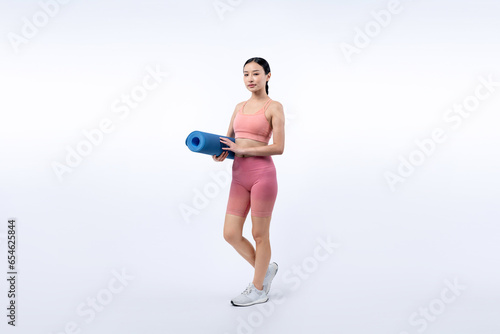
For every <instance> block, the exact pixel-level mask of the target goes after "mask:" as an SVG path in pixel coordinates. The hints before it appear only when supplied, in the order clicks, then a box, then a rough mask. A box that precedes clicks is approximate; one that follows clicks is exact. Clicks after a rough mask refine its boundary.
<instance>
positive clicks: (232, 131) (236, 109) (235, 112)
mask: <svg viewBox="0 0 500 334" xmlns="http://www.w3.org/2000/svg"><path fill="white" fill-rule="evenodd" d="M240 104H241V103H238V104H237V105H236V108H234V111H233V116H231V121H230V122H229V129H227V134H226V137H231V138H233V137H234V129H233V122H234V118H235V117H236V114H237V113H238V109H239V106H240Z"/></svg>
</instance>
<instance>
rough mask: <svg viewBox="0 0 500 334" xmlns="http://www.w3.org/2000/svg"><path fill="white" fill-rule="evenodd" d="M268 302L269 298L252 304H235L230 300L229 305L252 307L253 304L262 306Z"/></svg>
mask: <svg viewBox="0 0 500 334" xmlns="http://www.w3.org/2000/svg"><path fill="white" fill-rule="evenodd" d="M268 300H269V297H267V298H266V300H260V301H256V302H252V303H249V304H235V303H233V301H232V300H231V304H233V306H239V307H241V306H252V305H255V304H262V303H265V302H267V301H268Z"/></svg>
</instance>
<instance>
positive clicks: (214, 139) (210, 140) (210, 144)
mask: <svg viewBox="0 0 500 334" xmlns="http://www.w3.org/2000/svg"><path fill="white" fill-rule="evenodd" d="M219 137H223V138H228V139H229V140H231V141H232V142H235V139H234V138H231V137H226V136H219V135H214V134H212V133H207V132H201V131H193V132H191V133H190V134H189V136H187V138H186V145H187V147H188V148H189V149H190V150H191V151H193V152H198V153H203V154H210V155H214V154H215V155H217V156H218V155H220V154H221V153H222V152H223V151H225V150H223V149H222V147H229V146H227V145H226V144H223V143H222V142H221V141H220V138H219ZM228 152H229V154H228V155H227V159H234V152H233V151H228Z"/></svg>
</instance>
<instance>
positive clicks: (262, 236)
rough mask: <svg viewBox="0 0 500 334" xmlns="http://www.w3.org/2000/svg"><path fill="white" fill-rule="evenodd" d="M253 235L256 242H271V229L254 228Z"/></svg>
mask: <svg viewBox="0 0 500 334" xmlns="http://www.w3.org/2000/svg"><path fill="white" fill-rule="evenodd" d="M252 236H253V240H255V243H256V244H260V243H262V242H269V231H264V230H260V229H254V230H252Z"/></svg>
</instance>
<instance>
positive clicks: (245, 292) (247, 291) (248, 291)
mask: <svg viewBox="0 0 500 334" xmlns="http://www.w3.org/2000/svg"><path fill="white" fill-rule="evenodd" d="M250 292H252V284H249V285H248V286H247V288H246V289H245V291H243V292H242V294H243V295H248V294H250Z"/></svg>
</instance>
